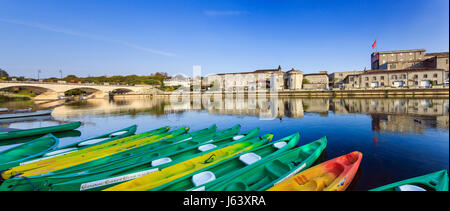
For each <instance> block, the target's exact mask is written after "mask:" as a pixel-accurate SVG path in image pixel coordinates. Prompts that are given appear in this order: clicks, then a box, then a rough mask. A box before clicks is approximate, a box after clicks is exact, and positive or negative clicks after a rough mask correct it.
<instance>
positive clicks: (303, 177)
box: [268, 152, 362, 191]
mask: <svg viewBox="0 0 450 211" xmlns="http://www.w3.org/2000/svg"><path fill="white" fill-rule="evenodd" d="M361 160H362V153H360V152H352V153H349V154H346V155H343V156H340V157H337V158H334V159H332V160H329V161H326V162H324V163H321V164H318V165H316V166H314V167H311V168H309V169H306V170H305V171H302V172H300V173H299V174H296V175H295V176H293V177H291V178H289V179H287V180H285V181H283V182H281V183H279V184H277V185H275V186H274V187H272V188H270V189H268V191H343V190H345V189H347V187H348V186H349V185H350V183H351V181H352V180H353V178H354V176H355V174H356V172H357V170H358V168H359V165H360V163H361Z"/></svg>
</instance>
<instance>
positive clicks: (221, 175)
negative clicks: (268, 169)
mask: <svg viewBox="0 0 450 211" xmlns="http://www.w3.org/2000/svg"><path fill="white" fill-rule="evenodd" d="M299 139H300V134H299V133H295V134H293V135H290V136H288V137H285V138H282V139H280V140H277V141H274V142H270V143H268V144H266V145H264V146H261V147H258V148H256V149H253V150H250V151H248V152H245V153H243V154H238V155H236V156H234V157H232V158H230V159H228V160H226V161H223V162H220V163H217V164H214V165H212V166H209V167H206V168H203V169H201V170H200V171H196V172H193V173H191V174H188V175H186V176H184V177H181V178H179V179H176V180H174V181H172V182H169V183H167V184H164V185H162V186H159V187H156V188H154V189H152V191H186V190H192V189H195V190H203V189H204V188H205V187H206V186H207V185H208V184H209V183H210V182H211V181H215V182H216V183H219V182H220V181H224V180H227V179H228V175H232V174H233V173H235V172H236V171H238V170H240V169H245V168H246V167H251V166H253V165H257V164H258V163H259V162H264V159H266V158H269V157H271V156H272V157H273V156H276V155H277V154H279V153H282V152H285V151H287V150H289V149H292V148H294V147H295V146H296V145H297V143H298V142H299ZM243 171H245V170H243Z"/></svg>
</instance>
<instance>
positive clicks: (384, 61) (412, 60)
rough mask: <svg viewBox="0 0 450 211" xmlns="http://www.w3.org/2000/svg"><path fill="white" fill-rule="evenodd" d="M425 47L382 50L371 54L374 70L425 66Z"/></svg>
mask: <svg viewBox="0 0 450 211" xmlns="http://www.w3.org/2000/svg"><path fill="white" fill-rule="evenodd" d="M425 59H426V58H425V49H413V50H398V51H380V52H374V53H372V55H371V69H372V70H400V69H408V68H423V67H424V64H423V61H424V60H425Z"/></svg>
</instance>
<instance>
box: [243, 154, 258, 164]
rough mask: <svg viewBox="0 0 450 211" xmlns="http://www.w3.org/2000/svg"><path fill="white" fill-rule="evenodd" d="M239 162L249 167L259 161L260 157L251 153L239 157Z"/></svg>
mask: <svg viewBox="0 0 450 211" xmlns="http://www.w3.org/2000/svg"><path fill="white" fill-rule="evenodd" d="M239 160H240V161H242V162H243V163H245V164H246V165H251V164H253V163H255V162H257V161H259V160H261V156H259V155H257V154H255V153H253V152H249V153H245V154H243V155H241V156H239Z"/></svg>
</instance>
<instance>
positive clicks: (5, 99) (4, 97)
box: [0, 95, 31, 103]
mask: <svg viewBox="0 0 450 211" xmlns="http://www.w3.org/2000/svg"><path fill="white" fill-rule="evenodd" d="M29 100H31V98H29V97H23V96H7V95H0V103H6V102H17V101H29Z"/></svg>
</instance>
